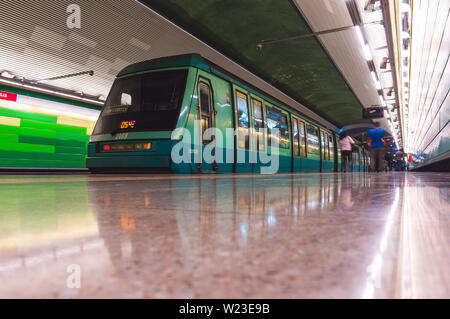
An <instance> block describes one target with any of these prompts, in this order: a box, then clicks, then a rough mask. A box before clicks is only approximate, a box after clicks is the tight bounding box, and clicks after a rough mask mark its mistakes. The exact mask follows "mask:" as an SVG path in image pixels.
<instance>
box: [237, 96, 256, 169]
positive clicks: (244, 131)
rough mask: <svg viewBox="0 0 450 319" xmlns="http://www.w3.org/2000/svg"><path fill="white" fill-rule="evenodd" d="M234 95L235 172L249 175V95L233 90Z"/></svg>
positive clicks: (251, 166) (251, 155)
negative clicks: (235, 132)
mask: <svg viewBox="0 0 450 319" xmlns="http://www.w3.org/2000/svg"><path fill="white" fill-rule="evenodd" d="M234 95H235V110H236V115H235V116H236V120H235V123H236V130H237V134H236V140H237V141H236V156H235V159H236V172H239V173H241V172H246V173H250V172H252V171H253V165H252V157H253V156H254V154H253V153H252V149H251V147H252V145H250V140H251V139H250V125H251V121H250V117H251V114H250V107H249V95H248V93H247V92H246V91H245V90H243V89H241V88H235V89H234Z"/></svg>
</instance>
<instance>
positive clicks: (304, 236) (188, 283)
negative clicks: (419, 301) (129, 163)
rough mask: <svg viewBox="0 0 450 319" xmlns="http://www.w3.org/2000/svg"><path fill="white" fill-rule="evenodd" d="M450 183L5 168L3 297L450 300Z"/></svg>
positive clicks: (389, 177)
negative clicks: (15, 172)
mask: <svg viewBox="0 0 450 319" xmlns="http://www.w3.org/2000/svg"><path fill="white" fill-rule="evenodd" d="M449 190H450V174H437V173H380V174H367V173H347V174H298V175H291V174H289V175H277V176H260V175H255V176H249V175H237V176H226V175H224V176H215V175H206V176H136V175H126V176H125V175H119V176H110V175H105V176H103V175H101V176H89V175H86V176H67V175H65V176H54V175H53V176H5V175H2V176H0V202H1V207H2V209H1V212H0V282H1V284H0V297H1V298H23V297H24V298H96V297H100V298H111V297H112V298H173V297H175V298H317V297H331V298H380V297H386V298H431V297H443V298H450V267H449V264H450V196H449V194H450V193H449ZM74 265H75V266H74ZM78 266H79V268H77V267H78ZM74 267H75V268H74ZM78 269H79V270H80V272H81V274H80V284H81V288H80V289H76V288H75V289H74V288H69V287H68V283H69V286H70V284H72V285H73V284H74V283H76V277H74V276H76V275H77V270H78ZM68 271H74V272H68Z"/></svg>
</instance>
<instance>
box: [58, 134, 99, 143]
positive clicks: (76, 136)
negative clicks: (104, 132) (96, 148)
mask: <svg viewBox="0 0 450 319" xmlns="http://www.w3.org/2000/svg"><path fill="white" fill-rule="evenodd" d="M55 137H56V138H57V139H66V140H75V141H84V142H86V143H87V142H89V139H90V138H91V137H90V136H89V135H86V134H84V135H83V134H76V133H67V132H56V135H55Z"/></svg>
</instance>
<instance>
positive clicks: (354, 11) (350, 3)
mask: <svg viewBox="0 0 450 319" xmlns="http://www.w3.org/2000/svg"><path fill="white" fill-rule="evenodd" d="M345 4H346V5H347V9H348V13H349V14H350V18H351V19H352V21H353V25H360V24H362V21H361V17H360V16H359V12H358V7H357V6H356V3H355V1H354V0H346V1H345Z"/></svg>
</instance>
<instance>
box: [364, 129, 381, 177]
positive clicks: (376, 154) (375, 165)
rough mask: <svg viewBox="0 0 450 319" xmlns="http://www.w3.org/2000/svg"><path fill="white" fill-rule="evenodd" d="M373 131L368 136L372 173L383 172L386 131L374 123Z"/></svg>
mask: <svg viewBox="0 0 450 319" xmlns="http://www.w3.org/2000/svg"><path fill="white" fill-rule="evenodd" d="M374 127H375V128H373V129H370V130H369V134H368V135H367V137H368V138H367V140H368V144H369V146H370V159H371V161H370V163H371V171H372V172H381V171H383V170H384V141H383V137H384V136H385V135H386V131H385V130H384V129H383V128H381V127H380V124H379V123H374Z"/></svg>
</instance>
